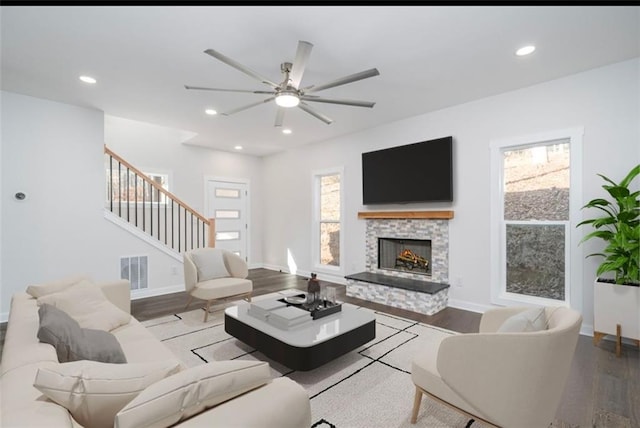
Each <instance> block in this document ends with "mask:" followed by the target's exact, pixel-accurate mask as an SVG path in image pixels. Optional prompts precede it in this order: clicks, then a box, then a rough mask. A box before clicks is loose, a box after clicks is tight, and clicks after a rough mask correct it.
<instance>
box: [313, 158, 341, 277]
mask: <svg viewBox="0 0 640 428" xmlns="http://www.w3.org/2000/svg"><path fill="white" fill-rule="evenodd" d="M313 183H314V195H315V198H314V225H313V228H314V230H313V246H314V248H313V251H312V252H313V258H314V262H315V263H314V264H315V265H316V267H320V268H328V269H330V270H331V269H333V270H340V269H341V265H342V263H341V254H342V251H341V249H342V236H341V231H342V207H343V202H342V193H343V192H342V171H338V170H330V171H324V172H318V173H315V174H314V180H313Z"/></svg>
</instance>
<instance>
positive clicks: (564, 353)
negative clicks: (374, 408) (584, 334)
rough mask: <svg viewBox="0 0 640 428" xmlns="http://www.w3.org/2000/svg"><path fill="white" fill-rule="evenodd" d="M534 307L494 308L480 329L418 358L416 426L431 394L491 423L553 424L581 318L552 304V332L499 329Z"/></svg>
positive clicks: (415, 370)
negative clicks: (509, 319)
mask: <svg viewBox="0 0 640 428" xmlns="http://www.w3.org/2000/svg"><path fill="white" fill-rule="evenodd" d="M528 309H531V308H523V307H519V308H499V309H492V310H489V311H487V312H486V313H485V314H484V315H483V316H482V319H481V321H480V332H479V333H474V334H457V335H453V336H449V337H446V338H444V339H443V340H442V342H441V343H440V345H439V346H435V347H433V348H432V349H424V350H423V352H422V353H421V354H420V355H418V356H416V357H415V359H414V361H413V364H412V368H411V379H412V381H413V383H414V384H415V386H416V394H415V400H414V406H413V413H412V416H411V423H415V422H416V420H417V417H418V413H419V410H420V403H421V401H422V395H423V394H426V395H427V396H429V397H431V398H433V399H435V400H436V401H439V402H441V403H443V404H445V405H448V406H449V407H453V408H455V409H456V410H458V411H460V412H462V413H464V414H466V415H468V416H470V417H473V418H475V419H478V420H482V421H483V422H485V423H488V424H489V425H494V426H501V427H517V428H525V427H547V426H549V424H550V423H551V422H553V420H554V417H555V413H556V411H557V408H558V405H559V403H560V400H561V398H562V393H563V390H564V386H565V383H566V380H567V377H568V375H569V370H570V367H571V361H572V359H573V354H574V351H575V347H576V343H577V341H578V334H579V331H580V325H581V324H582V316H581V315H580V313H578V312H577V311H575V310H572V309H569V308H565V307H557V308H554V307H547V308H544V316H545V317H546V320H544V321H545V324H546V325H547V328H546V329H544V330H541V331H530V332H498V330H499V328H500V327H501V326H502V325H503V323H504V322H505V320H507V319H508V318H510V317H511V316H512V315H516V314H519V313H522V312H524V311H526V310H528Z"/></svg>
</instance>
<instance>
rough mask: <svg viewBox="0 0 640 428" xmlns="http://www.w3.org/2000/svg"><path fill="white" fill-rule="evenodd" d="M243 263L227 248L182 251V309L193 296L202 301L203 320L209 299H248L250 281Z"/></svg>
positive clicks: (209, 304) (249, 297) (250, 286)
mask: <svg viewBox="0 0 640 428" xmlns="http://www.w3.org/2000/svg"><path fill="white" fill-rule="evenodd" d="M248 274H249V269H248V267H247V263H246V262H245V261H244V260H243V259H242V258H241V257H239V256H238V255H236V254H234V253H232V252H231V251H227V250H223V249H220V248H198V249H196V250H191V251H187V252H185V253H184V286H185V289H186V291H187V293H188V294H189V300H188V301H187V306H186V307H185V310H186V309H187V308H188V307H189V304H191V301H192V300H193V298H194V297H195V298H197V299H201V300H206V301H207V303H206V304H205V308H204V309H205V312H204V321H205V322H207V318H208V316H209V308H210V306H211V302H212V301H213V300H217V299H223V298H229V297H234V298H247V299H248V300H249V301H251V293H252V291H253V282H252V281H251V280H249V279H246V278H247V275H248Z"/></svg>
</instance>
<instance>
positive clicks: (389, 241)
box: [346, 211, 453, 315]
mask: <svg viewBox="0 0 640 428" xmlns="http://www.w3.org/2000/svg"><path fill="white" fill-rule="evenodd" d="M359 217H360V218H364V219H365V221H366V239H365V240H366V259H365V262H366V271H365V272H360V273H357V274H353V275H348V276H347V277H346V278H347V296H353V297H357V298H360V299H363V300H369V301H374V302H377V303H383V304H386V305H389V306H392V307H398V308H402V309H408V310H411V311H414V312H419V313H424V314H427V315H433V314H434V313H436V312H438V311H440V310H442V309H444V308H445V307H446V306H447V302H448V288H449V284H448V281H449V219H450V218H453V212H452V211H406V212H364V213H360V214H359Z"/></svg>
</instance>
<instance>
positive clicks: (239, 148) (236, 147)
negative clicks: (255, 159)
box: [234, 146, 242, 150]
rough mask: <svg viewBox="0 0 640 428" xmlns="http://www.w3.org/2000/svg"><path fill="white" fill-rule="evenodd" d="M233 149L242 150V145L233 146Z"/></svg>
mask: <svg viewBox="0 0 640 428" xmlns="http://www.w3.org/2000/svg"><path fill="white" fill-rule="evenodd" d="M234 149H236V150H242V146H235V147H234Z"/></svg>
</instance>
